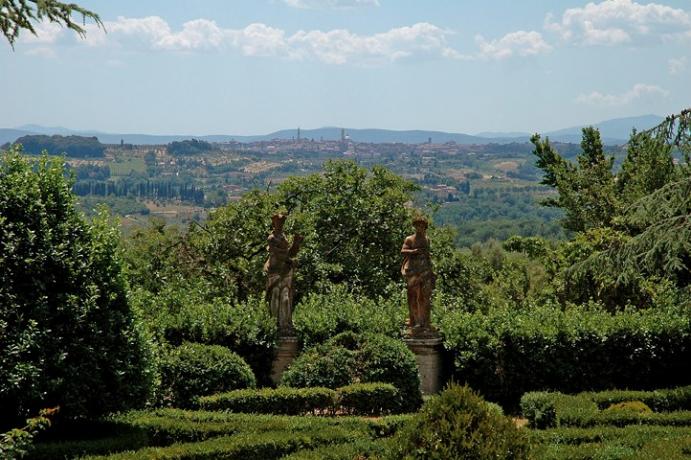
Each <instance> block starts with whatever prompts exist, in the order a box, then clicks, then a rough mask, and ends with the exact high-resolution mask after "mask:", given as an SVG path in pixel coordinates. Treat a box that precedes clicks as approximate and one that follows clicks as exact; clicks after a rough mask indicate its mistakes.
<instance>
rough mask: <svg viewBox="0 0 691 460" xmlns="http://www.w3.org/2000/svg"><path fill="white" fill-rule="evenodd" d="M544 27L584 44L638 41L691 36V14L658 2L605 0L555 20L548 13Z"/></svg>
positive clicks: (629, 43) (571, 40) (566, 38)
mask: <svg viewBox="0 0 691 460" xmlns="http://www.w3.org/2000/svg"><path fill="white" fill-rule="evenodd" d="M545 28H546V29H548V30H551V31H553V32H556V33H557V34H559V36H560V37H561V38H562V39H563V40H565V41H568V42H574V43H579V44H582V45H621V44H628V45H636V44H645V43H651V42H659V41H665V40H669V39H674V38H680V37H684V36H688V37H691V15H690V14H689V13H688V12H686V11H684V10H682V9H678V8H672V7H670V6H667V5H663V4H659V3H648V4H640V3H636V2H634V1H633V0H605V1H602V2H600V3H594V2H591V3H588V4H587V5H585V6H584V7H583V8H570V9H567V10H566V11H565V12H564V13H563V14H562V16H561V19H558V20H556V21H555V20H554V17H553V16H551V15H548V16H547V18H546V20H545Z"/></svg>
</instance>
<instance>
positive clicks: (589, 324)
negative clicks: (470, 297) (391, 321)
mask: <svg viewBox="0 0 691 460" xmlns="http://www.w3.org/2000/svg"><path fill="white" fill-rule="evenodd" d="M439 327H440V330H441V332H442V334H443V336H444V345H445V347H446V348H447V349H448V350H449V351H450V352H451V353H452V354H453V356H454V374H455V377H456V380H457V381H461V382H467V383H468V384H469V385H470V386H471V387H473V388H475V389H477V390H478V391H480V392H481V393H482V394H483V395H485V396H486V397H487V398H488V399H490V400H493V401H497V402H500V403H501V404H502V405H503V406H504V407H507V406H508V407H513V406H515V405H516V403H517V402H518V400H519V399H520V397H521V395H523V394H524V393H526V392H528V391H539V390H551V389H559V391H563V392H566V393H577V392H581V391H593V390H604V389H608V388H622V387H628V388H635V389H651V388H660V387H674V386H679V385H688V384H689V383H690V382H689V379H690V376H689V368H688V366H689V362H691V308H690V307H679V308H676V309H655V310H653V309H650V310H639V311H631V310H627V311H624V312H618V313H615V314H611V313H608V312H605V311H600V310H592V309H590V310H589V309H585V308H569V309H566V310H562V309H561V308H560V307H559V306H556V305H544V306H540V307H531V308H526V309H524V310H510V309H493V310H491V311H489V312H488V313H486V314H485V313H482V312H475V313H468V312H463V311H454V312H450V313H447V314H446V315H444V316H443V317H442V318H441V320H440V321H439ZM635 399H639V400H640V398H635ZM642 401H643V402H645V403H646V404H648V402H647V401H644V400H642ZM648 405H650V404H648ZM650 406H651V407H653V405H650Z"/></svg>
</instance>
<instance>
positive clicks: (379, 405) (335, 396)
mask: <svg viewBox="0 0 691 460" xmlns="http://www.w3.org/2000/svg"><path fill="white" fill-rule="evenodd" d="M198 403H199V406H200V407H201V408H202V409H204V410H226V411H230V412H237V413H250V414H252V413H253V414H275V415H303V414H309V413H311V414H317V413H321V414H333V413H334V412H335V411H337V410H342V411H344V412H346V413H349V414H352V415H381V414H387V413H392V412H395V411H396V409H398V407H399V404H400V401H399V395H398V390H397V389H396V387H394V386H393V385H391V384H388V383H355V384H352V385H348V386H345V387H341V388H338V389H337V390H335V391H334V390H331V389H329V388H321V387H313V388H290V387H279V388H275V389H274V388H261V389H257V390H254V389H246V390H235V391H229V392H226V393H219V394H215V395H211V396H204V397H202V398H199V401H198Z"/></svg>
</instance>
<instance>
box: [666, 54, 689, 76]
mask: <svg viewBox="0 0 691 460" xmlns="http://www.w3.org/2000/svg"><path fill="white" fill-rule="evenodd" d="M667 64H668V69H669V74H670V75H679V74H680V73H683V72H684V71H685V70H686V65H687V64H688V59H687V58H686V56H684V57H680V58H678V59H670V60H669V61H667Z"/></svg>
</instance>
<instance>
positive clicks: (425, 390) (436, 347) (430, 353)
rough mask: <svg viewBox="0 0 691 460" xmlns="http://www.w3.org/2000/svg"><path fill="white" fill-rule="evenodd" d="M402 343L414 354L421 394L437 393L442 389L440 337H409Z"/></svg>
mask: <svg viewBox="0 0 691 460" xmlns="http://www.w3.org/2000/svg"><path fill="white" fill-rule="evenodd" d="M403 341H404V342H405V344H406V345H408V348H410V351H412V352H413V353H414V354H415V361H417V369H418V375H419V376H420V391H422V394H425V395H428V394H434V393H439V391H441V389H442V357H441V342H442V340H441V337H430V338H414V337H409V338H405V339H403Z"/></svg>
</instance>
